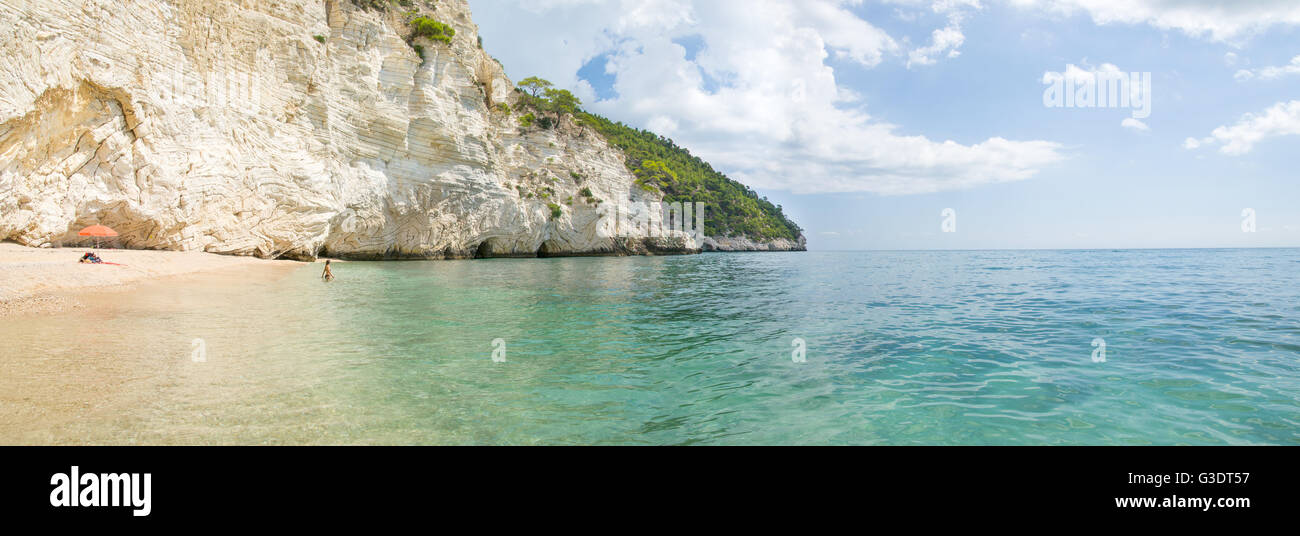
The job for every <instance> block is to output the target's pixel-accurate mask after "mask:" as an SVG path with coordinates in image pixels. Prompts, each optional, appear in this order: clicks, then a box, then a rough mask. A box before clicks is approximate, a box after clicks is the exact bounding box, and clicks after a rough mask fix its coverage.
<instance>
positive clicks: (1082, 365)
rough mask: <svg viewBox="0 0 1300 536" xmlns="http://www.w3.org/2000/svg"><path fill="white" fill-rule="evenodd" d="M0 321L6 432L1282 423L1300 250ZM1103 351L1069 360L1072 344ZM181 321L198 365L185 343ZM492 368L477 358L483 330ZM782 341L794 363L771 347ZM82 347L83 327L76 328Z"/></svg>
mask: <svg viewBox="0 0 1300 536" xmlns="http://www.w3.org/2000/svg"><path fill="white" fill-rule="evenodd" d="M336 273H337V274H338V276H339V280H338V281H336V282H335V283H332V284H323V283H321V282H320V281H319V280H318V279H317V277H318V275H319V265H316V266H308V267H305V268H303V269H301V270H298V271H296V272H294V273H292V274H291V275H290V276H288V277H287V278H285V279H282V280H279V281H275V282H257V281H254V282H249V283H241V282H240V281H238V280H237V278H234V277H232V278H231V280H230V281H226V282H221V283H220V284H204V285H198V284H168V285H154V286H145V287H142V288H140V289H139V290H138V291H136V292H134V293H133V294H134V296H135V297H134V298H132V299H131V300H130V301H129V302H128V301H127V300H123V299H118V298H112V297H109V298H105V299H104V300H103V301H102V302H101V303H97V304H95V307H93V308H92V309H90V310H88V311H81V312H76V313H69V314H63V315H59V316H54V317H44V318H26V319H21V320H19V321H17V322H11V323H6V324H5V325H4V326H3V327H0V341H5V342H4V344H5V346H3V347H0V373H2V374H3V376H2V378H3V379H0V388H2V389H0V416H3V422H0V440H3V441H4V442H6V443H82V442H89V443H238V444H261V443H273V444H281V443H290V444H297V443H312V444H316V443H383V444H424V443H436V444H448V443H450V444H463V443H473V444H483V443H487V444H574V443H576V444H593V443H594V444H805V443H812V444H1237V443H1270V444H1297V443H1300V275H1297V274H1300V250H1278V249H1273V250H1153V251H991V252H844V253H836V252H813V253H789V254H786V253H764V254H706V255H701V256H690V257H649V258H585V259H537V260H490V261H472V262H471V261H464V262H409V263H345V264H339V265H336ZM1097 337H1100V338H1103V339H1104V340H1105V342H1106V362H1105V363H1094V362H1093V360H1092V354H1093V350H1094V348H1093V347H1092V345H1091V342H1092V341H1093V339H1094V338H1097ZM195 338H201V339H203V341H204V350H205V351H206V361H205V362H193V360H192V359H191V358H192V354H193V352H194V346H193V345H192V344H193V343H192V341H193V339H195ZM498 338H499V339H503V340H504V341H505V350H506V354H505V357H506V362H504V363H494V362H493V361H492V353H493V350H494V347H493V340H494V339H498ZM796 338H799V339H803V340H804V341H805V342H806V348H807V349H806V358H807V361H806V362H803V363H795V362H793V360H792V357H791V352H792V350H794V348H793V347H792V341H793V340H794V339H796ZM88 341H89V342H90V343H91V344H89V345H87V344H85V343H86V342H88Z"/></svg>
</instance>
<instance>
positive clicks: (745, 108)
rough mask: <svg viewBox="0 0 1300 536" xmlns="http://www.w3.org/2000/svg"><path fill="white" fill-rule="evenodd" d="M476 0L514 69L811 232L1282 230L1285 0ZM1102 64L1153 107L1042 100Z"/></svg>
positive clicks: (1135, 238) (1176, 242)
mask: <svg viewBox="0 0 1300 536" xmlns="http://www.w3.org/2000/svg"><path fill="white" fill-rule="evenodd" d="M471 6H472V8H473V10H474V17H475V21H476V22H477V23H478V25H479V27H480V33H481V35H482V36H483V38H484V41H485V48H486V49H487V51H488V52H489V53H491V54H493V55H494V56H496V57H498V58H500V59H501V60H502V62H503V63H504V65H505V66H506V69H507V72H508V73H509V74H510V76H511V77H512V78H514V79H522V78H524V77H526V76H531V75H539V76H542V77H544V78H547V79H550V80H552V81H554V82H556V83H557V85H560V86H563V87H568V88H570V89H573V90H575V92H577V93H578V94H579V95H580V96H581V97H582V98H583V100H584V102H585V103H586V107H587V108H588V109H589V110H592V111H594V112H597V113H600V114H602V115H605V116H608V117H610V118H613V119H615V120H621V121H624V122H626V123H629V124H632V125H635V126H639V127H643V128H649V129H651V130H654V131H656V132H660V133H662V134H664V135H667V136H669V137H672V138H673V139H674V140H676V141H677V142H678V143H679V144H681V145H683V146H685V147H687V148H689V149H691V150H692V151H693V152H695V153H696V154H698V155H700V156H701V157H702V158H705V159H706V160H709V161H710V162H712V163H713V164H714V165H715V167H717V168H718V169H720V170H722V171H723V172H725V173H727V174H728V175H730V176H732V177H733V178H735V179H737V180H740V181H742V182H745V183H746V184H749V185H751V186H753V187H755V189H757V190H758V191H759V192H760V193H762V194H763V195H766V196H768V198H769V199H771V200H772V201H773V202H776V203H778V204H781V205H782V206H783V207H784V208H785V210H786V212H787V213H788V214H789V215H790V216H791V217H792V218H793V219H794V220H795V221H796V222H798V223H799V224H800V225H802V226H803V227H804V228H805V230H806V234H807V236H808V239H809V247H810V248H811V249H823V250H828V249H980V248H1128V247H1237V246H1300V177H1298V176H1297V175H1298V174H1300V172H1297V171H1296V167H1297V166H1296V165H1295V163H1296V162H1297V161H1300V159H1297V158H1296V156H1295V155H1296V152H1297V149H1300V135H1297V134H1300V39H1298V38H1300V2H1292V1H1274V0H1259V1H1255V2H1248V1H1243V2H1219V1H1212V0H1187V1H1182V2H1174V1H1172V0H1122V1H1121V0H1113V1H1112V0H1063V1H1060V2H1040V1H1034V0H1006V1H1000V0H999V1H993V0H937V1H936V0H892V1H876V2H867V1H861V2H857V1H852V0H843V1H840V0H800V1H798V2H794V1H790V2H783V1H776V0H746V1H740V0H641V1H633V0H626V1H618V0H609V1H600V0H471ZM1170 6H1173V7H1170ZM1098 72H1118V73H1144V74H1143V76H1145V73H1149V76H1150V79H1151V92H1150V95H1149V97H1150V103H1151V107H1150V115H1149V117H1143V118H1140V119H1137V118H1134V112H1133V110H1131V109H1123V108H1114V109H1105V108H1059V107H1047V106H1045V105H1044V103H1043V94H1044V91H1045V89H1047V87H1048V86H1047V84H1045V83H1044V80H1045V79H1050V78H1051V76H1053V73H1063V74H1060V75H1059V76H1061V77H1064V78H1068V79H1070V80H1086V79H1087V77H1090V76H1095V73H1098ZM1126 119H1128V122H1127V123H1126V124H1125V123H1124V122H1125V120H1126ZM946 208H952V209H953V210H954V211H955V212H956V224H957V225H956V232H952V233H945V232H942V231H941V225H942V223H943V217H942V216H941V213H942V211H943V210H944V209H946ZM1247 208H1249V209H1252V210H1253V211H1254V214H1255V232H1250V233H1248V232H1243V230H1242V228H1243V219H1244V218H1243V210H1245V209H1247Z"/></svg>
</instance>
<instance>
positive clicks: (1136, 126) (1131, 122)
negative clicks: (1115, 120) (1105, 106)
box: [1119, 117, 1151, 132]
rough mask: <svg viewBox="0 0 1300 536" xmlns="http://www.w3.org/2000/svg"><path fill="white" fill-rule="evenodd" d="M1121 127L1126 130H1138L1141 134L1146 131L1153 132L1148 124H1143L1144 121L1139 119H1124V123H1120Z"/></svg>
mask: <svg viewBox="0 0 1300 536" xmlns="http://www.w3.org/2000/svg"><path fill="white" fill-rule="evenodd" d="M1119 126H1122V127H1124V128H1129V129H1133V130H1137V131H1139V132H1146V131H1148V130H1151V127H1149V126H1147V124H1146V123H1143V122H1142V121H1140V120H1137V119H1133V118H1132V117H1126V118H1124V120H1123V121H1120V122H1119Z"/></svg>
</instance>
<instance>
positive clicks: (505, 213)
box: [0, 0, 704, 258]
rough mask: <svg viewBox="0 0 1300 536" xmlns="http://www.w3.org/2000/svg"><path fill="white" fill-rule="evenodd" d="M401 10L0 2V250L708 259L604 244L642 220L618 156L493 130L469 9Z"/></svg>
mask: <svg viewBox="0 0 1300 536" xmlns="http://www.w3.org/2000/svg"><path fill="white" fill-rule="evenodd" d="M360 3H363V4H364V3H367V2H360ZM403 3H405V4H411V6H409V7H396V8H394V9H388V10H367V9H363V8H360V7H358V6H357V2H354V1H353V0H229V1H222V2H211V1H206V0H0V43H3V45H2V48H0V193H2V194H3V198H0V240H13V241H16V242H18V243H21V244H24V245H29V246H51V245H58V244H62V243H68V242H72V241H75V240H77V237H76V232H77V230H78V229H81V228H82V227H84V226H86V225H90V224H95V223H102V224H104V225H108V226H110V227H113V228H114V229H116V230H117V231H118V232H119V233H120V234H121V239H120V240H121V242H122V244H123V245H124V246H126V247H133V248H151V249H173V250H202V251H208V252H215V253H225V254H236V255H257V256H262V257H275V256H288V257H294V258H313V257H315V256H317V255H331V256H345V257H353V258H466V257H474V256H531V255H537V254H539V253H540V254H543V255H546V254H550V255H562V254H635V253H648V252H651V253H670V252H694V251H699V250H700V249H702V248H703V247H704V244H703V243H702V242H701V241H698V240H695V239H694V238H693V237H691V236H689V235H686V234H674V235H673V236H671V237H668V238H651V237H648V236H646V235H644V234H641V235H637V234H632V235H630V236H623V237H620V238H611V237H609V236H607V235H608V234H609V233H606V232H602V228H601V225H602V219H601V217H602V214H604V215H605V216H608V211H609V209H610V207H612V206H614V205H615V204H617V203H621V202H627V201H655V200H657V198H656V197H655V194H652V193H647V192H645V191H643V190H641V189H640V188H637V187H635V186H634V185H633V180H634V177H633V176H632V175H631V174H630V173H629V172H628V170H627V169H626V167H625V166H624V163H623V156H622V154H621V152H620V151H619V150H617V149H616V148H611V147H610V146H609V145H607V144H606V143H605V142H604V140H603V139H602V138H601V137H600V136H599V135H598V134H597V133H596V132H595V131H593V130H590V129H588V128H584V127H580V126H578V125H576V124H575V123H573V122H572V121H571V120H566V121H564V122H563V123H562V124H561V125H560V126H559V127H558V128H555V129H552V130H542V129H538V128H535V127H534V128H522V127H521V126H520V124H519V121H518V117H517V115H515V114H512V113H510V112H508V111H505V110H503V109H502V108H501V107H500V106H499V104H501V103H506V104H513V103H514V102H515V99H516V98H517V97H516V94H515V92H514V84H513V83H512V82H511V81H510V80H509V79H507V78H506V76H505V73H504V71H503V69H502V68H501V66H500V65H499V64H498V63H497V62H496V61H495V60H494V59H492V58H491V57H490V56H489V55H488V54H486V53H485V52H484V51H483V50H482V49H481V48H480V46H479V42H478V31H477V27H476V26H475V25H474V23H473V22H472V21H471V19H470V12H469V6H468V3H467V2H466V0H437V1H436V2H432V1H421V0H416V1H414V2H403ZM410 10H417V11H419V12H420V13H421V14H424V15H428V16H429V17H431V18H434V19H437V20H439V21H442V22H444V23H446V24H449V25H451V26H452V27H453V28H454V29H455V30H456V34H455V37H454V38H453V39H452V40H451V43H450V44H444V43H440V42H434V41H430V40H428V39H423V38H421V39H418V40H416V41H415V42H414V44H418V45H420V46H421V47H422V48H423V51H424V58H421V57H420V56H419V55H418V54H417V53H416V51H415V49H414V47H412V46H411V45H410V44H408V43H407V42H406V40H405V37H406V35H407V34H406V33H405V32H406V26H405V24H406V23H405V21H406V20H407V16H408V15H407V13H406V12H408V11H410ZM584 189H588V190H589V192H590V194H591V196H590V197H588V196H586V195H585V192H584ZM557 206H558V208H559V214H558V217H557V216H556V214H553V212H555V209H556V207H557ZM607 219H608V218H606V220H605V221H607Z"/></svg>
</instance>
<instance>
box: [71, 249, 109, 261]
mask: <svg viewBox="0 0 1300 536" xmlns="http://www.w3.org/2000/svg"><path fill="white" fill-rule="evenodd" d="M77 262H83V263H84V262H88V263H91V264H100V263H103V262H104V259H101V258H99V255H96V254H95V252H93V251H87V252H86V254H85V255H82V256H81V260H79V261H77Z"/></svg>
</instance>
